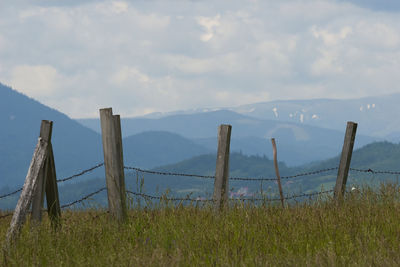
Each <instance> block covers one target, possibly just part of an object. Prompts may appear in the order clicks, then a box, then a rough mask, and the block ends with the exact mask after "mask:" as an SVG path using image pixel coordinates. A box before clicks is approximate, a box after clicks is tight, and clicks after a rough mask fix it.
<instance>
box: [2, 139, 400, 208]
mask: <svg viewBox="0 0 400 267" xmlns="http://www.w3.org/2000/svg"><path fill="white" fill-rule="evenodd" d="M399 160H400V144H393V143H389V142H378V143H373V144H369V145H367V146H364V147H362V148H360V149H358V150H355V151H354V153H353V157H352V162H351V167H352V168H356V169H363V170H368V169H371V170H374V171H386V170H389V171H400V167H399V166H400V165H399ZM215 163H216V155H215V154H206V155H200V156H196V157H193V158H190V159H187V160H183V161H181V162H178V163H176V164H169V165H165V166H161V167H158V168H155V169H153V170H155V171H161V172H175V173H184V174H198V175H210V176H213V175H214V174H215ZM338 164H339V156H336V157H334V158H331V159H329V160H326V161H323V162H318V163H312V164H307V165H304V166H300V167H295V168H293V167H292V168H290V167H287V166H286V164H284V163H283V162H280V163H279V170H280V174H281V177H283V178H282V184H283V191H284V194H285V195H292V194H299V193H303V192H308V193H310V192H315V191H320V190H321V189H323V190H330V189H333V187H334V185H335V182H336V176H337V170H336V169H334V170H331V171H324V172H321V173H317V174H312V175H305V176H299V177H296V178H290V179H285V178H284V177H285V176H291V175H295V174H301V173H307V172H313V171H318V170H324V169H327V168H335V167H337V166H338ZM230 177H231V178H232V177H234V178H240V177H243V178H246V177H252V178H260V177H264V178H275V177H276V176H275V169H274V166H273V162H272V161H271V160H270V159H269V158H267V157H260V156H246V155H243V154H241V153H231V155H230ZM398 177H399V175H396V174H379V173H373V172H357V171H354V170H353V171H350V174H349V178H348V182H347V185H348V188H351V187H352V186H353V185H355V184H357V185H362V184H372V185H375V184H379V183H380V182H385V181H392V182H397V181H398ZM125 183H126V187H127V189H129V190H132V191H136V192H138V191H141V190H142V192H144V193H147V194H151V195H161V194H164V193H165V192H166V191H167V190H168V191H169V192H170V193H169V194H170V196H180V197H185V196H187V195H189V194H190V196H191V197H192V198H196V197H199V196H200V197H207V198H211V197H212V190H213V186H214V180H213V179H207V178H198V177H187V176H172V175H168V176H167V175H166V176H164V175H157V174H149V173H141V172H136V171H130V170H126V172H125ZM104 186H105V178H97V179H91V180H89V181H82V180H77V182H76V183H66V184H60V185H59V191H60V199H61V203H63V204H65V203H69V202H72V201H74V200H76V199H79V198H80V197H82V196H84V195H86V194H88V193H91V192H93V191H95V190H97V189H99V188H101V187H104ZM261 189H262V190H263V191H264V192H267V193H268V194H269V196H273V195H276V194H277V184H276V182H275V181H263V182H260V181H240V180H233V179H230V181H229V190H230V191H231V192H232V193H240V192H245V194H246V195H247V196H249V195H251V194H253V193H255V192H259V191H260V190H261ZM8 192H9V189H7V188H3V189H0V194H4V193H8ZM16 201H17V197H11V198H7V199H3V200H1V201H0V208H3V209H4V208H13V207H14V206H15V203H16ZM299 201H301V199H299ZM89 203H96V205H97V204H98V203H100V204H102V205H106V204H107V199H106V193H105V192H103V193H101V194H100V195H97V196H95V197H93V198H91V202H90V201H89ZM89 206H90V204H89Z"/></svg>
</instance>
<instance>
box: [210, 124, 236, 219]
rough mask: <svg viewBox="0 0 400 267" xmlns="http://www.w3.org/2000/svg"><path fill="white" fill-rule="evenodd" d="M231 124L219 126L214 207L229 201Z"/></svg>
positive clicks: (221, 206)
mask: <svg viewBox="0 0 400 267" xmlns="http://www.w3.org/2000/svg"><path fill="white" fill-rule="evenodd" d="M231 131H232V126H231V125H224V124H222V125H220V126H219V128H218V152H217V163H216V168H215V180H214V196H213V200H214V207H215V209H216V210H218V211H219V210H221V209H222V208H223V207H224V206H226V205H227V203H228V183H229V147H230V143H231Z"/></svg>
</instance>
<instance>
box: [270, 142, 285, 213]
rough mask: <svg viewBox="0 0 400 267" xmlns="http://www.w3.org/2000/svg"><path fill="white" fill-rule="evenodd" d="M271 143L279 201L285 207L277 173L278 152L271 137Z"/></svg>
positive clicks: (279, 177)
mask: <svg viewBox="0 0 400 267" xmlns="http://www.w3.org/2000/svg"><path fill="white" fill-rule="evenodd" d="M271 143H272V149H273V154H274V166H275V173H276V180H277V182H278V188H279V195H280V196H281V203H282V208H283V207H285V204H284V202H283V201H284V197H283V190H282V184H281V176H280V175H279V167H278V156H277V154H278V152H277V151H276V143H275V138H271Z"/></svg>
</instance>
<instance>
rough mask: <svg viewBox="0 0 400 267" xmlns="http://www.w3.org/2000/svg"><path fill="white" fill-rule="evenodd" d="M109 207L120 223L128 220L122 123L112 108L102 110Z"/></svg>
mask: <svg viewBox="0 0 400 267" xmlns="http://www.w3.org/2000/svg"><path fill="white" fill-rule="evenodd" d="M100 122H101V133H102V141H103V153H104V166H105V173H106V185H107V195H108V207H109V211H110V214H111V216H112V217H114V218H116V219H117V220H118V221H125V220H126V219H127V210H126V193H125V177H124V160H123V152H122V135H121V123H120V118H119V116H118V115H116V116H114V115H113V114H112V109H111V108H106V109H100Z"/></svg>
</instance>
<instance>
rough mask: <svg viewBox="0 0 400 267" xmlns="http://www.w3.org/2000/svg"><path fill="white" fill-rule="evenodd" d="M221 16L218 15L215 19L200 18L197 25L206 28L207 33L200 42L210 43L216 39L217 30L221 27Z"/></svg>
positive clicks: (201, 37)
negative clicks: (212, 39)
mask: <svg viewBox="0 0 400 267" xmlns="http://www.w3.org/2000/svg"><path fill="white" fill-rule="evenodd" d="M220 19H221V16H220V15H219V14H218V15H216V16H215V17H211V18H209V17H198V18H197V23H198V24H199V25H200V26H202V27H204V29H205V33H204V34H202V35H201V36H200V40H202V41H203V42H208V41H210V40H211V38H213V37H214V35H215V32H216V29H217V27H218V26H220Z"/></svg>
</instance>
